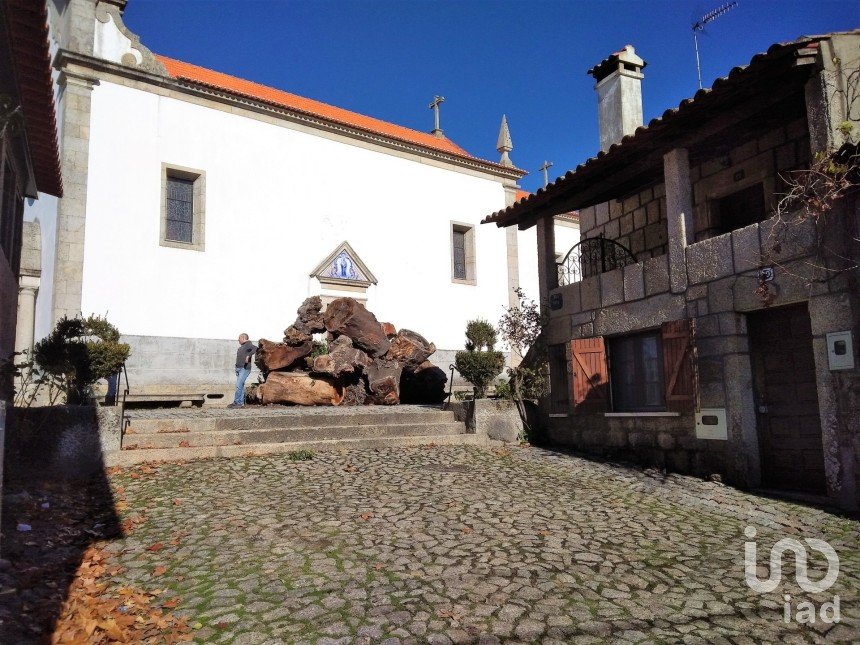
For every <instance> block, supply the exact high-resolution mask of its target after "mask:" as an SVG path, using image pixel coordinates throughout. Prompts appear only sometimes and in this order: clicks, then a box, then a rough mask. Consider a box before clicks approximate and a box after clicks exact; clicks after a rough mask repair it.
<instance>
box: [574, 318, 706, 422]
mask: <svg viewBox="0 0 860 645" xmlns="http://www.w3.org/2000/svg"><path fill="white" fill-rule="evenodd" d="M695 335H696V322H695V320H694V319H681V320H670V321H667V322H665V323H663V324H662V325H661V326H660V329H658V330H654V331H647V332H640V333H636V334H629V335H625V336H617V337H614V338H608V339H604V338H603V337H602V336H594V337H590V338H577V339H574V340H572V341H570V360H571V374H572V378H573V381H572V383H571V386H572V387H571V392H572V393H573V412H574V414H591V413H594V412H602V413H607V412H610V410H611V411H612V412H613V413H617V412H622V413H627V412H632V413H636V412H664V411H665V412H671V413H690V412H692V411H693V410H694V409H695V407H696V405H697V397H698V372H697V369H696V342H695ZM607 359H608V360H607ZM610 386H611V387H610ZM610 394H611V403H612V405H611V407H610Z"/></svg>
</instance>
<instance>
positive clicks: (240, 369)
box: [227, 334, 257, 408]
mask: <svg viewBox="0 0 860 645" xmlns="http://www.w3.org/2000/svg"><path fill="white" fill-rule="evenodd" d="M256 352H257V346H256V345H254V343H252V342H251V341H250V340H249V339H248V334H239V349H238V350H237V351H236V396H234V397H233V402H232V403H231V404H230V405H228V406H227V407H228V408H241V407H244V405H245V380H246V379H247V378H248V374H250V373H251V358H252V357H253V356H254V354H255V353H256Z"/></svg>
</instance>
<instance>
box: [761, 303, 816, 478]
mask: <svg viewBox="0 0 860 645" xmlns="http://www.w3.org/2000/svg"><path fill="white" fill-rule="evenodd" d="M747 325H748V329H749V341H750V357H751V360H752V372H753V386H754V396H755V405H756V419H757V425H758V437H759V450H760V454H761V471H762V485H763V486H764V487H766V488H774V489H780V490H792V491H800V492H804V493H814V494H826V493H827V485H826V480H825V475H824V450H823V447H822V440H821V417H820V415H819V411H818V390H817V387H816V381H815V358H814V355H813V350H812V327H811V324H810V320H809V311H808V310H807V307H806V303H803V304H800V305H792V306H789V307H782V308H778V309H770V310H767V311H763V312H759V313H754V314H750V315H748V317H747Z"/></svg>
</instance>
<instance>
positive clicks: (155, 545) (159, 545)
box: [146, 542, 164, 553]
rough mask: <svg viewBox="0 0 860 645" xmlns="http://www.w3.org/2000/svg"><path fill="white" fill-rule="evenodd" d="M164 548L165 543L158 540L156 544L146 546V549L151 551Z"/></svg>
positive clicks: (154, 551) (155, 551)
mask: <svg viewBox="0 0 860 645" xmlns="http://www.w3.org/2000/svg"><path fill="white" fill-rule="evenodd" d="M163 548H164V544H162V543H161V542H156V543H155V544H152V545H150V546H148V547H146V550H147V551H150V552H151V553H158V552H159V551H161V549H163Z"/></svg>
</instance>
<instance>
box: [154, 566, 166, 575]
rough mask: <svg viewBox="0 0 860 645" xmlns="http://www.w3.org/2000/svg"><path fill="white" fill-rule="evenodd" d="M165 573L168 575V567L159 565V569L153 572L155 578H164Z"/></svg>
mask: <svg viewBox="0 0 860 645" xmlns="http://www.w3.org/2000/svg"><path fill="white" fill-rule="evenodd" d="M165 573H167V567H164V566H162V565H158V566H157V567H155V569H153V570H152V575H154V576H163V575H164V574H165Z"/></svg>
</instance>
